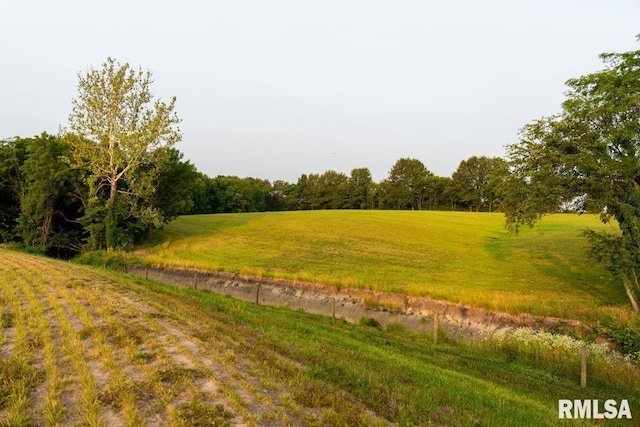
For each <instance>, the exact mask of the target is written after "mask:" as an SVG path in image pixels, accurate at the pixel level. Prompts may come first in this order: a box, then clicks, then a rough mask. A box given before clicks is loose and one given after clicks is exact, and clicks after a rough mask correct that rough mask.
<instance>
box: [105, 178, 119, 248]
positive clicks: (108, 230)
mask: <svg viewBox="0 0 640 427" xmlns="http://www.w3.org/2000/svg"><path fill="white" fill-rule="evenodd" d="M117 194H118V181H116V180H115V179H114V180H113V181H111V189H110V192H109V200H108V201H107V220H106V222H105V240H106V242H105V243H106V245H107V251H109V252H111V251H113V250H114V249H115V248H116V246H117V245H118V213H117V212H116V206H115V204H116V195H117Z"/></svg>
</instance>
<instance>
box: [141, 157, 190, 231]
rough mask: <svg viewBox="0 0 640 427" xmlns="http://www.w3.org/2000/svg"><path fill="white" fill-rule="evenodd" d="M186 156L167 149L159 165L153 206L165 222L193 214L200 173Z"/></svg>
mask: <svg viewBox="0 0 640 427" xmlns="http://www.w3.org/2000/svg"><path fill="white" fill-rule="evenodd" d="M183 157H184V155H183V154H182V153H181V152H180V151H178V150H177V149H175V148H169V149H167V154H166V155H164V156H161V159H163V160H164V161H163V162H162V163H160V164H159V165H158V173H157V175H156V185H155V187H156V191H155V192H154V193H153V201H152V205H153V206H154V207H156V208H157V209H159V210H160V212H162V216H163V217H164V220H165V221H169V220H172V219H174V218H175V217H177V216H178V215H183V214H187V213H189V212H191V209H192V208H193V206H194V201H193V193H194V191H195V186H196V185H197V181H198V178H199V177H198V171H197V170H196V167H195V166H194V165H192V164H191V163H190V162H189V161H183V160H182V158H183Z"/></svg>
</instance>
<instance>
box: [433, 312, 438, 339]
mask: <svg viewBox="0 0 640 427" xmlns="http://www.w3.org/2000/svg"><path fill="white" fill-rule="evenodd" d="M433 344H434V345H435V344H438V313H433Z"/></svg>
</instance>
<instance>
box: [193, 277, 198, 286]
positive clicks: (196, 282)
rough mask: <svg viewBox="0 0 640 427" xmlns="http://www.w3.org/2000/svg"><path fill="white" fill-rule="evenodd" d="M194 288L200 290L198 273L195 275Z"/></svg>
mask: <svg viewBox="0 0 640 427" xmlns="http://www.w3.org/2000/svg"><path fill="white" fill-rule="evenodd" d="M193 287H194V288H195V290H198V273H193Z"/></svg>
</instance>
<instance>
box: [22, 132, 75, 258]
mask: <svg viewBox="0 0 640 427" xmlns="http://www.w3.org/2000/svg"><path fill="white" fill-rule="evenodd" d="M25 142H26V147H27V158H26V159H25V161H24V163H23V165H22V167H21V171H22V173H23V175H24V180H25V182H24V196H23V197H22V200H21V204H20V208H21V209H20V210H21V213H20V218H19V224H20V231H21V235H22V240H23V242H24V243H25V244H26V245H27V246H31V247H35V248H39V249H40V251H41V252H43V253H49V254H51V253H55V254H57V255H58V256H59V257H69V256H71V255H74V254H76V253H77V252H79V251H80V248H81V246H82V238H83V229H82V227H81V225H80V224H79V222H78V221H77V219H78V217H80V216H81V211H82V209H83V206H82V204H81V197H79V193H78V190H80V187H81V184H80V182H81V173H82V172H79V171H73V170H72V169H70V168H69V166H68V165H67V164H66V163H65V162H64V160H63V159H64V157H65V156H66V155H68V153H69V146H68V145H67V144H66V143H64V142H63V141H62V140H60V139H59V138H57V137H55V136H52V135H48V134H46V133H43V134H42V135H40V136H37V137H34V138H29V139H26V140H25ZM80 191H81V190H80Z"/></svg>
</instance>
